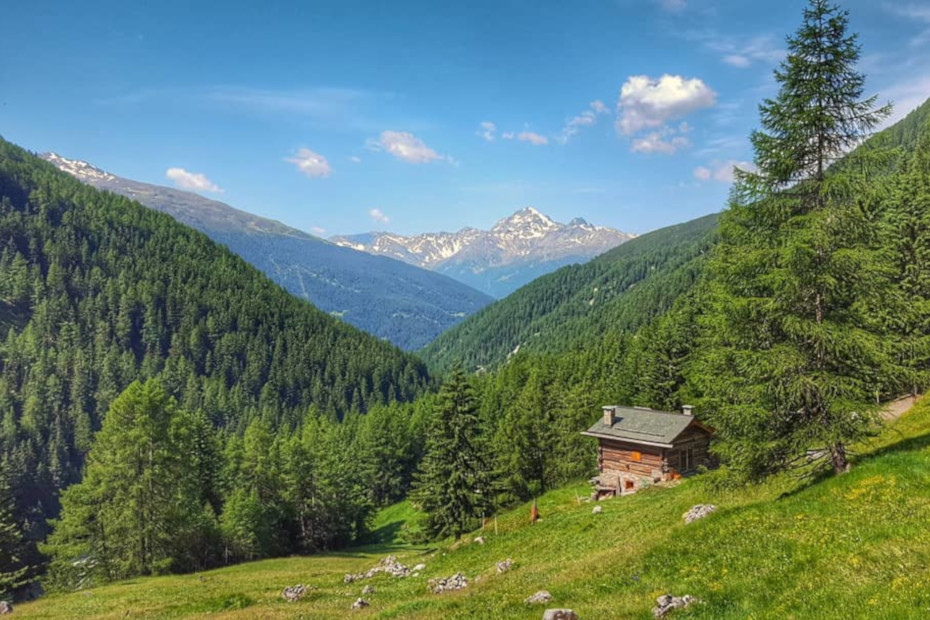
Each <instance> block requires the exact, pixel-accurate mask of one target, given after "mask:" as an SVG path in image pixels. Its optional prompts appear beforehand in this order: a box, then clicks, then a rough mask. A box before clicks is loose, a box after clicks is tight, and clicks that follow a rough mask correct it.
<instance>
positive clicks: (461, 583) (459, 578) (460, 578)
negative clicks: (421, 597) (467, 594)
mask: <svg viewBox="0 0 930 620" xmlns="http://www.w3.org/2000/svg"><path fill="white" fill-rule="evenodd" d="M467 585H468V579H466V578H465V575H463V574H462V573H455V574H454V575H452V576H451V577H447V578H446V579H430V580H429V584H428V586H427V587H428V588H429V591H430V592H432V593H433V594H442V593H443V592H451V591H452V590H461V589H462V588H464V587H465V586H467Z"/></svg>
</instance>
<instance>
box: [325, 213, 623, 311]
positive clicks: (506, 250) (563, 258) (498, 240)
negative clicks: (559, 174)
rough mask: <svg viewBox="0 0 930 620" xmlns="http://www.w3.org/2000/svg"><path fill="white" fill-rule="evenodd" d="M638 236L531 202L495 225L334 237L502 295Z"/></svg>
mask: <svg viewBox="0 0 930 620" xmlns="http://www.w3.org/2000/svg"><path fill="white" fill-rule="evenodd" d="M632 238H633V235H630V234H628V233H624V232H621V231H619V230H614V229H612V228H607V227H605V226H593V225H591V224H588V223H587V222H586V221H584V220H583V219H581V218H576V219H574V220H572V221H571V222H570V223H568V224H560V223H558V222H555V221H553V220H552V219H550V218H549V217H547V216H545V215H543V214H542V213H540V212H539V211H537V210H536V209H534V208H532V207H528V208H526V209H522V210H520V211H517V212H516V213H514V214H513V215H511V216H510V217H507V218H504V219H502V220H500V221H499V222H497V224H495V225H494V227H493V228H492V229H491V230H478V229H475V228H463V229H462V230H460V231H459V232H457V233H427V234H422V235H416V236H414V237H404V236H402V235H395V234H392V233H383V232H374V233H366V234H362V235H350V236H345V237H334V238H333V241H334V242H336V243H338V244H339V245H343V246H347V247H351V248H354V249H356V250H361V251H364V252H370V253H372V254H379V255H383V256H390V257H392V258H396V259H398V260H402V261H405V262H407V263H410V264H412V265H417V266H420V267H423V268H426V269H432V270H434V271H438V272H440V273H444V274H446V275H448V276H451V277H453V278H455V279H456V280H459V281H460V282H464V283H466V284H468V285H469V286H473V287H474V288H476V289H478V290H481V291H485V292H486V293H488V294H489V295H492V296H494V297H497V298H501V297H505V296H507V295H509V294H510V293H512V292H513V291H515V290H517V289H518V288H520V287H521V286H523V285H524V284H527V283H528V282H531V281H532V280H534V279H536V278H538V277H539V276H541V275H544V274H546V273H550V272H552V271H555V270H556V269H558V268H559V267H563V266H565V265H570V264H573V263H584V262H586V261H588V260H590V259H591V258H593V257H594V256H597V255H598V254H601V253H603V252H606V251H607V250H609V249H611V248H613V247H616V246H618V245H620V244H621V243H624V242H626V241H628V240H629V239H632Z"/></svg>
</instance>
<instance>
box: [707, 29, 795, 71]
mask: <svg viewBox="0 0 930 620" xmlns="http://www.w3.org/2000/svg"><path fill="white" fill-rule="evenodd" d="M696 38H698V39H699V40H703V41H704V45H705V46H706V47H707V48H708V49H710V50H712V51H714V52H718V53H720V54H722V56H721V60H722V61H723V62H724V63H725V64H728V65H730V66H731V67H736V68H738V69H745V68H747V67H750V66H752V64H753V63H756V62H761V63H765V64H775V63H777V62H779V61H780V60H781V59H782V58H784V56H785V51H784V50H783V49H781V47H779V45H778V42H777V40H776V39H775V37H773V36H771V35H768V34H763V35H756V36H750V37H722V36H719V35H716V34H704V35H700V36H697V37H696Z"/></svg>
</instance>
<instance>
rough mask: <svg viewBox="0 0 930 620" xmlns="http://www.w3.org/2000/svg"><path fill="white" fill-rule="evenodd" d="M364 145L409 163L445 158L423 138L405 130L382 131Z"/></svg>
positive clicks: (423, 162)
mask: <svg viewBox="0 0 930 620" xmlns="http://www.w3.org/2000/svg"><path fill="white" fill-rule="evenodd" d="M366 146H367V147H368V148H369V149H370V150H373V151H382V150H383V151H387V152H388V153H390V154H391V155H393V156H394V157H396V158H398V159H402V160H404V161H405V162H408V163H411V164H426V163H429V162H431V161H438V160H443V159H447V158H446V157H443V156H442V155H440V154H439V153H437V152H436V151H434V150H433V149H431V148H430V147H428V146H426V144H425V143H424V142H423V140H420V139H419V138H417V137H416V136H415V135H413V134H412V133H407V132H405V131H382V132H381V137H380V138H379V139H378V140H368V141H367V142H366Z"/></svg>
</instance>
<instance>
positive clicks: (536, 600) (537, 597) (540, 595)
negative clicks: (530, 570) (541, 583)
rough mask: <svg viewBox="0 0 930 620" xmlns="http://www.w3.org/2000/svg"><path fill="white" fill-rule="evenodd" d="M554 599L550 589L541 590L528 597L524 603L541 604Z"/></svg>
mask: <svg viewBox="0 0 930 620" xmlns="http://www.w3.org/2000/svg"><path fill="white" fill-rule="evenodd" d="M551 600H552V595H551V594H549V590H540V591H539V592H537V593H536V594H533V595H532V596H529V597H527V598H526V600H525V601H523V602H524V603H526V604H527V605H541V604H543V603H548V602H549V601H551Z"/></svg>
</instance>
